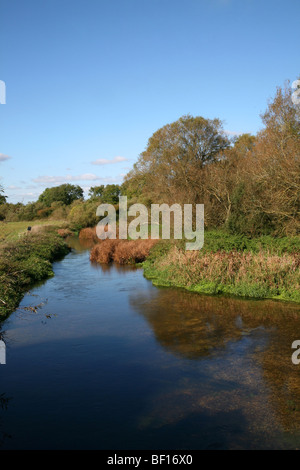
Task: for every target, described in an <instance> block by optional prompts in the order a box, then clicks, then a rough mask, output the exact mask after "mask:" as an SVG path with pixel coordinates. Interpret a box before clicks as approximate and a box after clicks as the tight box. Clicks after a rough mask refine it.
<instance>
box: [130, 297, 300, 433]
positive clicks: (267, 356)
mask: <svg viewBox="0 0 300 470" xmlns="http://www.w3.org/2000/svg"><path fill="white" fill-rule="evenodd" d="M145 295H146V293H145V292H143V293H141V294H139V293H133V294H132V295H131V297H130V303H131V306H132V307H133V308H134V309H135V310H136V311H138V312H139V313H140V314H141V315H143V316H144V317H145V318H146V319H147V322H148V323H149V325H150V326H151V328H152V330H153V331H154V333H155V337H156V339H157V340H158V341H159V343H160V344H161V345H162V346H163V348H165V349H166V350H168V351H170V352H172V353H173V354H174V355H176V356H179V357H181V358H183V359H189V360H201V359H207V358H209V357H211V358H219V360H220V361H223V358H224V357H225V351H226V348H227V350H228V347H229V346H230V344H236V345H238V344H240V345H242V344H243V340H244V341H245V339H247V338H249V339H251V342H249V344H248V347H247V348H246V349H245V350H244V352H243V353H242V355H243V357H240V356H238V355H236V356H235V357H234V354H236V353H235V352H234V351H235V350H234V349H233V353H232V354H233V358H232V364H231V366H227V368H226V367H225V366H224V370H223V371H222V368H217V367H216V366H215V365H212V366H211V367H212V370H211V374H212V376H213V380H215V384H214V386H213V387H212V388H211V389H209V387H207V385H205V384H204V383H203V384H201V388H202V389H204V388H206V392H205V393H204V396H203V397H201V398H198V399H197V406H199V405H200V406H201V409H202V410H203V409H211V410H214V411H215V412H217V410H218V412H220V410H221V409H222V407H223V409H224V406H226V407H231V406H233V403H235V404H236V406H239V401H240V405H241V406H246V407H247V408H248V411H249V416H251V414H253V412H254V410H255V415H254V416H253V418H254V419H253V422H254V421H256V420H259V419H260V416H258V415H259V414H261V416H263V415H264V414H268V415H271V414H272V413H273V411H274V412H275V415H274V416H273V418H272V419H267V416H265V418H266V419H265V424H264V426H267V427H268V426H270V427H271V426H272V425H274V419H275V421H277V422H278V425H279V426H280V427H282V429H284V430H286V431H291V430H299V431H300V365H299V366H295V365H293V364H292V362H291V355H292V352H293V350H292V349H291V345H292V342H293V341H294V340H295V339H300V307H299V305H297V304H288V303H282V302H275V301H271V300H270V301H269V300H263V301H252V300H251V301H250V300H242V299H235V298H229V297H209V296H202V295H197V294H193V293H190V292H186V291H182V290H176V289H169V288H168V289H157V291H156V297H154V294H153V291H152V292H150V293H149V297H148V298H147V297H145ZM212 364H213V363H212ZM216 374H219V377H218V378H217V377H216ZM231 377H232V380H233V381H237V382H236V384H235V387H234V386H233V387H232V389H230V386H229V385H228V384H230V378H231ZM210 380H211V377H210ZM192 388H193V387H192ZM218 388H219V389H220V390H222V388H223V392H222V393H218V392H217V391H216V390H217V389H218ZM237 388H238V389H239V391H240V393H237ZM220 390H219V391H220ZM189 393H190V394H191V395H193V394H197V390H196V387H194V390H193V391H192V390H191V388H190V391H188V389H187V390H186V391H185V392H183V394H182V397H186V394H187V395H188V394H189ZM247 393H248V395H249V399H247V402H248V403H241V400H245V396H246V395H247ZM242 395H243V396H244V398H242ZM182 397H181V400H182ZM169 398H170V397H169ZM174 406H175V404H174ZM189 406H191V405H189ZM250 408H252V410H251V411H250ZM226 409H228V408H226ZM272 410H273V411H272ZM190 411H191V410H190ZM274 417H275V418H274ZM272 422H273V424H272Z"/></svg>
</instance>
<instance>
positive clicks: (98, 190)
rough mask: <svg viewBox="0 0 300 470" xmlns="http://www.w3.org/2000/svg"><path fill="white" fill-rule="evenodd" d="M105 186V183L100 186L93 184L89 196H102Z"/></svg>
mask: <svg viewBox="0 0 300 470" xmlns="http://www.w3.org/2000/svg"><path fill="white" fill-rule="evenodd" d="M104 188H105V186H104V184H101V185H100V186H93V187H92V188H90V190H89V197H90V198H91V199H95V198H101V197H102V196H103V192H104Z"/></svg>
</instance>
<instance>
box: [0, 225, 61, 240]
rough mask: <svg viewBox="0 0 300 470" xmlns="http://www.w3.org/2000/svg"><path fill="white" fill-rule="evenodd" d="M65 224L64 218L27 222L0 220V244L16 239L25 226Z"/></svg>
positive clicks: (56, 226)
mask: <svg viewBox="0 0 300 470" xmlns="http://www.w3.org/2000/svg"><path fill="white" fill-rule="evenodd" d="M65 225H66V222H65V221H64V220H35V221H28V222H26V221H25V222H24V221H22V222H0V245H1V244H3V243H5V242H7V241H12V240H18V239H19V237H20V236H22V235H23V234H24V233H25V232H26V231H27V227H36V226H41V227H45V226H53V228H61V227H64V226H65Z"/></svg>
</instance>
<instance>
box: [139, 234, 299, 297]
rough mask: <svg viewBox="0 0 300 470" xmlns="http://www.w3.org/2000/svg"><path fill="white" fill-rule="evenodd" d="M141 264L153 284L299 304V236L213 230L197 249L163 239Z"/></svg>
mask: <svg viewBox="0 0 300 470" xmlns="http://www.w3.org/2000/svg"><path fill="white" fill-rule="evenodd" d="M143 268H144V275H145V277H146V278H147V279H150V280H151V281H152V282H153V284H154V285H156V286H173V287H181V288H184V289H187V290H189V291H192V292H198V293H205V294H230V295H235V296H241V297H248V298H260V299H264V298H269V299H278V300H285V301H293V302H299V303H300V238H299V237H293V238H288V237H285V238H281V239H275V238H272V237H261V238H259V239H247V238H244V237H240V236H237V237H234V236H231V235H227V234H225V233H218V232H211V233H208V234H206V237H205V244H204V247H203V249H202V250H200V251H185V250H184V247H183V243H181V242H169V241H166V242H163V241H162V242H161V243H159V244H158V245H156V246H155V247H154V248H153V249H152V250H151V253H150V256H149V257H148V258H147V260H146V261H145V262H144V263H143Z"/></svg>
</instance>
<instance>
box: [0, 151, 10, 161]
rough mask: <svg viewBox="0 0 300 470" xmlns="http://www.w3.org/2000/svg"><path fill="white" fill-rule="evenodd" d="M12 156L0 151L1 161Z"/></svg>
mask: <svg viewBox="0 0 300 470" xmlns="http://www.w3.org/2000/svg"><path fill="white" fill-rule="evenodd" d="M10 158H11V157H9V156H8V155H4V153H0V162H5V160H9V159H10Z"/></svg>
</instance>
